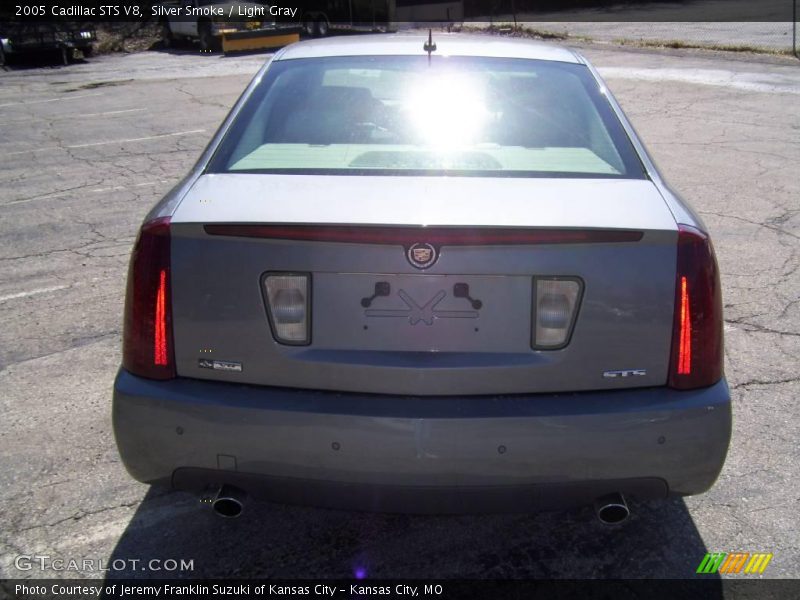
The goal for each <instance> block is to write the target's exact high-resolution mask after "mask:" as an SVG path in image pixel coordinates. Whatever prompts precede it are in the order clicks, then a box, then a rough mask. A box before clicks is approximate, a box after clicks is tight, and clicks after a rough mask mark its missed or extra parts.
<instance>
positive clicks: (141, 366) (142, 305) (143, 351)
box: [122, 217, 175, 379]
mask: <svg viewBox="0 0 800 600" xmlns="http://www.w3.org/2000/svg"><path fill="white" fill-rule="evenodd" d="M169 224H170V219H169V217H162V218H159V219H154V220H152V221H148V222H147V223H145V224H144V225H142V229H141V231H140V232H139V238H138V239H137V240H136V245H135V246H134V248H133V254H132V255H131V263H130V268H129V269H128V288H127V292H126V295H125V323H124V331H123V335H122V366H123V367H124V368H125V369H126V370H128V371H130V372H131V373H133V374H134V375H138V376H140V377H147V378H149V379H171V378H173V377H175V355H174V348H173V345H172V308H171V304H172V294H171V289H170V257H169V247H170V235H169Z"/></svg>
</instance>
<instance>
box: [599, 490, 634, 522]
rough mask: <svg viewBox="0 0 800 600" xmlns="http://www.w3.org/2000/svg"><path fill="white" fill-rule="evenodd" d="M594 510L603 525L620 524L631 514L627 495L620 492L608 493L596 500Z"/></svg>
mask: <svg viewBox="0 0 800 600" xmlns="http://www.w3.org/2000/svg"><path fill="white" fill-rule="evenodd" d="M594 512H595V514H596V515H597V518H598V520H599V521H600V522H601V523H602V524H603V525H619V524H620V523H624V522H625V521H627V520H628V517H630V516H631V510H630V509H629V508H628V503H627V502H625V496H623V495H622V494H620V493H619V492H614V493H613V494H607V495H605V496H601V497H600V498H598V499H597V500H595V501H594Z"/></svg>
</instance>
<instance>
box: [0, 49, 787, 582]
mask: <svg viewBox="0 0 800 600" xmlns="http://www.w3.org/2000/svg"><path fill="white" fill-rule="evenodd" d="M583 51H584V52H585V53H586V54H587V55H588V56H589V57H590V58H591V59H592V60H593V61H594V62H595V64H596V65H597V66H599V67H600V68H601V71H602V72H603V73H605V74H606V75H607V81H608V84H609V87H610V88H611V90H612V91H613V92H614V93H615V94H616V95H617V97H618V99H619V100H620V102H621V104H622V105H623V107H624V108H625V110H626V112H627V113H628V115H629V116H630V117H631V119H632V120H633V122H634V124H635V126H636V127H637V129H638V130H639V132H640V134H641V135H642V137H643V138H644V140H645V142H646V143H647V144H648V146H649V148H650V150H651V152H652V154H653V155H654V157H655V159H656V160H657V162H658V163H659V164H660V166H661V168H662V170H663V171H664V172H665V174H666V176H667V177H668V179H669V180H670V181H671V182H672V184H673V185H674V186H675V188H676V189H678V190H679V191H680V192H681V193H683V195H684V196H685V197H687V198H688V199H690V201H691V202H692V203H693V205H694V206H695V207H696V208H697V210H699V212H700V213H701V214H702V216H703V218H704V219H705V221H706V223H707V225H708V226H709V228H710V230H711V232H712V235H713V238H714V241H715V244H716V249H717V254H718V257H719V261H720V266H721V271H722V282H723V289H724V303H725V311H726V313H725V335H726V369H727V376H728V380H729V382H730V384H731V387H732V393H733V401H734V411H735V414H734V419H735V421H734V434H733V442H732V446H731V449H730V453H729V456H728V460H727V463H726V465H725V468H724V470H723V472H722V474H721V476H720V478H719V481H718V482H717V484H716V486H715V487H714V488H713V489H712V490H711V491H710V492H708V493H706V494H704V495H701V496H697V497H691V498H686V499H673V500H670V501H666V502H654V503H636V504H634V505H633V507H632V508H633V516H632V518H631V519H630V521H629V522H628V523H627V524H626V525H625V526H623V527H618V528H607V527H603V526H601V525H600V524H599V523H598V522H596V521H595V519H594V518H593V515H592V511H591V509H589V508H582V509H576V510H571V511H563V512H551V513H541V514H529V515H493V516H443V517H430V516H426V517H412V516H399V515H374V514H362V513H348V512H340V511H332V510H319V509H314V508H306V507H290V506H281V505H274V504H266V503H260V504H256V503H252V504H250V505H248V507H247V511H246V513H245V515H244V516H243V517H242V518H241V519H239V520H236V521H223V520H221V519H218V518H216V517H214V516H213V515H212V514H211V513H210V511H208V510H207V509H203V508H201V507H200V506H199V504H198V502H197V499H196V498H194V497H192V496H190V495H188V494H184V493H175V492H169V491H167V490H162V489H150V488H149V487H148V486H145V485H142V484H140V483H137V482H135V481H133V480H132V479H130V478H129V477H128V475H127V474H126V473H125V470H124V468H123V467H122V465H121V464H120V461H119V457H118V455H117V451H116V448H115V445H114V439H113V435H112V431H111V423H110V406H111V405H110V401H111V386H112V381H113V378H114V374H115V371H116V369H117V366H118V364H119V361H120V325H121V316H122V305H123V289H124V284H125V275H126V268H127V261H128V256H129V252H130V249H131V245H132V243H133V240H134V236H135V234H136V230H137V227H138V226H139V224H140V221H141V219H142V218H143V217H144V215H145V213H146V212H147V210H148V209H149V207H150V206H151V205H152V204H153V203H154V202H155V201H156V200H157V199H158V198H159V196H160V195H161V194H163V193H164V192H166V191H167V190H168V189H169V188H170V187H171V186H172V185H173V184H174V183H175V182H176V181H177V180H178V179H179V178H180V177H181V176H182V175H183V174H184V173H185V172H186V170H187V169H188V168H189V167H190V166H191V165H192V163H193V162H194V161H195V160H196V158H197V157H198V155H199V153H200V151H201V150H202V148H203V147H204V145H205V144H206V143H207V141H208V140H209V138H210V137H211V135H212V133H213V132H214V130H215V129H216V127H217V126H218V125H219V123H220V122H221V120H222V119H223V117H224V116H225V114H226V112H227V110H228V109H229V107H230V106H231V105H232V103H233V102H234V101H235V99H236V98H237V96H238V95H239V94H240V92H241V91H242V90H243V88H244V86H245V84H246V83H247V81H248V80H249V78H250V76H251V75H252V73H253V72H254V71H255V70H256V69H257V67H258V66H259V65H260V64H261V63H262V61H263V58H264V57H263V56H245V57H237V58H223V57H219V56H199V55H195V54H193V53H191V52H189V51H186V52H175V53H169V54H168V53H159V52H145V53H140V54H131V55H111V56H104V57H99V58H96V59H93V60H91V61H89V62H85V63H80V64H74V65H71V66H69V67H66V68H64V67H48V66H43V65H38V66H37V65H27V66H24V67H20V68H15V69H12V70H5V71H3V72H0V156H1V157H2V160H1V161H0V215H2V216H1V218H0V316H1V317H2V324H3V326H2V327H0V368H2V371H0V406H1V407H2V408H1V410H2V419H0V440H2V443H0V576H3V577H34V578H38V577H52V576H60V577H77V576H93V577H105V576H108V577H114V576H119V575H128V576H137V577H161V576H165V575H178V576H182V577H192V576H247V575H259V576H269V577H313V578H317V577H351V576H352V575H353V574H354V572H355V570H356V569H364V570H365V571H366V573H367V576H369V577H373V576H374V577H515V578H523V577H574V578H583V577H668V578H683V577H691V576H693V574H694V571H695V569H696V567H697V565H698V564H699V562H700V560H701V558H702V557H703V555H704V553H705V552H706V551H708V552H712V551H722V552H732V551H764V552H772V553H773V554H774V558H773V560H772V562H771V564H770V565H769V568H768V569H767V571H766V573H765V575H764V576H765V577H784V578H797V577H799V576H800V566H798V565H799V564H800V563H799V559H800V533H799V532H798V523H797V513H798V506H800V503H799V502H798V500H800V497H799V496H800V492H798V488H797V481H798V479H800V461H799V460H798V454H800V452H799V451H798V450H799V449H798V442H797V440H798V437H800V436H798V433H799V432H798V427H799V426H798V424H799V423H800V408H798V402H797V399H798V396H799V395H800V373H799V372H798V371H799V370H800V369H798V364H799V361H798V357H800V276H799V275H798V266H799V265H800V176H798V173H799V172H800V167H798V165H800V64H799V63H798V62H797V61H796V60H792V59H788V58H786V59H783V58H765V57H755V56H748V55H743V56H733V55H730V54H718V53H697V52H695V53H692V52H686V51H652V50H650V51H645V50H634V49H622V48H616V47H614V46H608V45H603V46H601V45H597V46H593V45H586V46H584V47H583ZM620 460H624V457H620ZM20 555H47V556H50V557H52V558H62V559H66V560H69V559H77V560H83V559H90V560H94V561H98V560H102V561H105V563H106V564H111V563H112V561H114V560H116V559H126V560H130V559H150V558H159V559H170V558H172V559H190V560H193V561H194V562H193V564H194V569H193V570H191V571H182V572H177V573H167V572H165V571H152V570H151V571H140V570H139V569H137V568H135V567H132V566H130V565H126V566H125V568H123V569H121V570H119V571H115V572H105V571H102V570H88V569H87V570H84V571H53V570H47V569H45V570H41V569H39V568H38V567H36V566H34V567H33V568H31V569H25V568H24V567H25V564H24V563H23V564H22V565H20V563H18V561H16V558H17V557H18V556H20ZM95 564H97V563H95ZM117 564H118V563H117ZM19 566H22V567H23V568H22V569H20V568H18V567H19Z"/></svg>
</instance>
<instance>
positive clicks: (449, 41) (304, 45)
mask: <svg viewBox="0 0 800 600" xmlns="http://www.w3.org/2000/svg"><path fill="white" fill-rule="evenodd" d="M427 41H428V36H427V35H421V34H406V33H400V34H385V33H384V34H380V33H379V34H372V35H348V36H339V37H330V38H323V39H317V40H309V41H305V42H299V43H296V44H292V45H291V46H288V47H286V48H285V49H284V50H283V51H282V52H280V53H279V54H278V55H277V56H276V57H275V60H292V59H297V58H320V57H325V56H390V55H391V56H414V55H421V56H424V55H425V53H426V52H425V50H423V45H424V44H425V43H426V42H427ZM433 41H434V43H435V44H436V50H435V51H434V54H435V55H436V56H486V57H492V58H527V59H536V60H550V61H558V62H568V63H582V62H583V60H582V59H581V58H580V57H579V56H578V55H577V54H576V53H575V52H573V51H572V50H569V49H567V48H562V47H560V46H555V45H552V44H547V43H542V42H535V41H532V40H528V39H520V38H508V37H501V36H494V35H464V34H458V33H444V32H435V33H434V34H433Z"/></svg>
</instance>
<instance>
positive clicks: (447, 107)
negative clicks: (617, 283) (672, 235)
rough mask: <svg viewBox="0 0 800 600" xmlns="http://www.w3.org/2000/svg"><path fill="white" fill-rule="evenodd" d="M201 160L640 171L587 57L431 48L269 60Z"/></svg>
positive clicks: (605, 173) (471, 170)
mask: <svg viewBox="0 0 800 600" xmlns="http://www.w3.org/2000/svg"><path fill="white" fill-rule="evenodd" d="M209 171H210V172H217V173H236V172H238V173H306V174H308V173H342V174H355V173H364V174H422V175H424V174H437V173H448V174H454V175H459V174H465V175H469V174H478V175H488V176H492V175H512V176H537V175H540V176H556V175H562V176H584V177H617V178H642V177H643V176H644V175H643V171H642V167H641V165H640V163H639V162H638V159H637V158H636V156H635V153H634V152H633V149H632V147H631V146H630V141H629V140H628V138H627V136H626V134H625V132H624V130H623V129H622V127H621V125H620V123H619V121H618V120H617V118H616V116H615V115H614V113H613V111H612V110H611V107H610V106H609V105H608V101H607V100H606V98H605V97H604V96H603V95H602V93H600V91H599V89H598V86H597V83H596V82H595V80H594V78H593V77H592V76H591V74H590V73H589V71H588V69H587V68H586V67H585V66H583V65H578V64H568V63H558V62H549V61H537V60H523V59H496V58H474V57H469V58H467V57H439V56H436V57H433V58H432V60H431V62H430V64H429V63H428V59H427V57H416V56H380V57H361V56H356V57H331V58H316V59H300V60H285V61H277V62H275V63H273V65H272V66H271V67H270V68H269V70H268V71H267V74H266V76H265V77H264V79H263V81H262V82H261V83H260V85H259V86H258V87H257V88H256V89H255V90H254V92H253V94H252V95H251V97H250V98H249V99H248V101H247V102H246V103H245V105H244V107H243V108H242V110H241V112H240V113H239V115H238V116H237V118H236V119H235V121H234V123H233V125H232V127H231V129H230V130H229V131H228V133H227V134H226V136H225V138H224V139H223V142H222V144H221V146H220V148H219V149H218V151H217V153H216V155H215V156H214V159H213V160H212V163H211V165H210V167H209Z"/></svg>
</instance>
